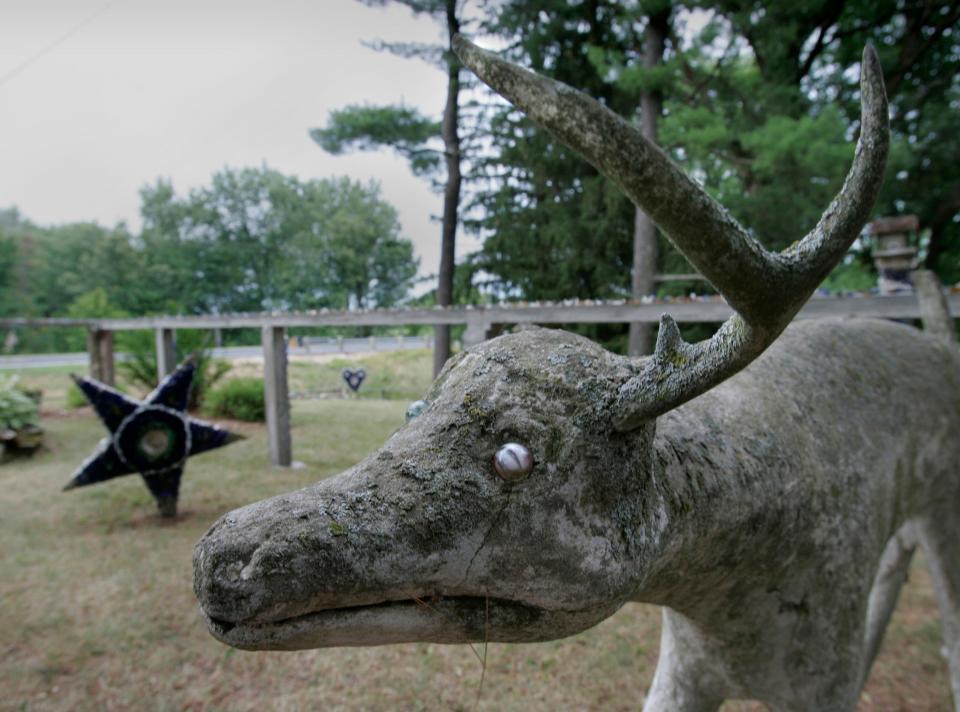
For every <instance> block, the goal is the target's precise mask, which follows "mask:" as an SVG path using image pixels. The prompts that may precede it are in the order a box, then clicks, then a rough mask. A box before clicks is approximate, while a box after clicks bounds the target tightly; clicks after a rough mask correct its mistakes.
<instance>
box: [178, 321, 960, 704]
mask: <svg viewBox="0 0 960 712" xmlns="http://www.w3.org/2000/svg"><path fill="white" fill-rule="evenodd" d="M642 365H643V361H642V360H631V359H626V358H623V357H619V356H616V355H614V354H611V353H609V352H606V351H604V350H603V349H601V348H600V347H599V346H597V345H596V344H593V343H592V342H590V341H587V340H585V339H583V338H580V337H577V336H574V335H572V334H568V333H565V332H562V331H550V330H543V329H527V330H524V331H522V332H520V333H517V334H512V335H507V336H503V337H500V338H497V339H494V340H492V341H488V342H485V343H483V344H481V345H479V346H477V347H474V348H471V349H468V350H467V351H466V352H465V353H463V354H462V355H460V356H458V357H456V358H455V359H453V360H452V361H451V363H450V364H448V366H447V367H446V368H445V369H444V371H443V373H442V374H441V376H440V378H439V379H438V381H437V382H436V384H435V385H434V388H433V390H432V391H431V393H430V394H429V395H428V396H427V398H426V401H427V403H428V405H427V407H426V409H424V410H423V412H422V413H421V414H420V415H419V416H418V417H416V418H415V419H414V420H412V421H410V422H409V423H408V424H407V425H405V426H404V427H402V428H401V429H400V430H399V431H397V433H396V434H394V435H393V436H392V437H391V438H390V439H389V440H388V441H387V443H386V444H385V445H384V447H383V448H382V449H380V450H379V451H378V452H376V453H374V454H373V455H371V456H370V457H368V458H367V459H366V460H364V461H363V462H361V463H359V464H358V465H357V466H355V467H354V468H352V469H351V470H348V471H347V472H345V473H343V474H342V475H339V476H338V477H336V478H333V479H330V480H326V481H324V482H320V483H318V484H316V485H313V486H311V487H308V488H305V489H303V490H300V491H298V492H293V493H290V494H287V495H283V496H281V497H277V498H273V499H270V500H266V501H264V502H260V503H257V504H253V505H250V506H248V507H244V508H242V509H239V510H236V511H234V512H231V513H229V514H227V515H225V516H224V517H222V518H221V519H220V521H218V522H217V523H216V524H215V525H214V526H213V527H212V528H211V529H210V531H209V532H208V533H207V534H206V535H205V536H204V537H203V539H202V540H201V541H200V542H199V543H198V544H197V548H196V552H195V557H194V574H195V578H194V581H195V584H194V585H195V589H196V593H197V596H198V598H199V600H200V603H201V608H202V610H203V613H204V616H205V618H206V620H207V623H208V625H209V627H210V630H211V632H212V633H213V634H214V635H215V636H216V637H218V638H219V639H221V640H223V641H224V642H227V643H229V644H231V645H235V646H238V647H242V648H254V649H261V648H268V649H286V648H306V647H318V646H331V645H372V644H380V643H394V642H401V641H411V640H429V641H438V642H465V641H480V640H484V639H487V640H491V641H496V640H509V641H537V640H548V639H552V638H557V637H562V636H565V635H570V634H573V633H576V632H578V631H581V630H583V629H585V628H587V627H589V626H591V625H593V624H595V623H597V622H598V621H600V620H602V619H603V618H605V617H607V616H608V615H610V614H611V613H612V612H614V611H615V610H616V609H617V608H619V607H620V606H621V605H622V604H623V603H624V602H626V601H630V600H639V601H649V602H652V603H658V604H661V605H663V606H665V607H666V608H665V618H666V621H665V623H666V625H665V626H664V640H663V645H662V651H663V652H662V655H661V662H660V665H659V667H658V671H657V675H656V680H655V682H654V686H653V689H652V690H651V695H650V699H649V701H648V704H647V709H648V710H699V709H714V708H715V707H716V705H717V704H718V703H719V701H720V700H722V699H723V698H725V697H747V698H756V699H761V700H763V701H765V702H767V703H768V704H770V705H771V706H772V707H773V708H774V709H783V710H794V709H795V710H811V709H817V710H851V709H853V708H854V703H855V700H856V698H857V695H858V693H859V690H860V687H861V684H862V680H863V677H864V675H865V672H866V670H867V668H868V663H869V659H868V658H869V657H870V656H872V654H873V650H872V649H871V647H872V646H874V643H875V641H876V640H877V639H878V635H880V634H882V624H883V623H885V621H886V617H885V616H884V615H883V614H884V610H882V609H883V607H884V606H885V605H887V604H885V603H884V601H888V600H889V598H890V595H889V594H891V593H892V594H893V600H895V593H896V589H897V588H898V586H899V581H898V580H897V579H896V576H891V575H888V574H889V571H890V570H894V571H895V569H896V567H895V566H893V565H890V564H889V563H888V564H887V565H886V568H884V569H883V570H881V560H882V559H883V558H884V551H885V549H886V548H887V544H888V542H890V541H891V539H892V538H893V537H894V536H895V535H896V534H897V533H898V532H899V531H900V530H901V528H902V527H903V526H904V525H907V524H910V525H911V526H915V527H916V528H917V531H918V532H920V537H921V541H927V540H934V541H935V543H936V546H937V547H938V548H937V551H939V552H940V553H939V556H940V559H939V561H941V563H942V565H941V569H942V571H941V574H939V576H940V578H941V579H942V580H943V586H942V588H943V589H944V590H945V596H944V597H945V600H946V607H947V610H945V616H946V618H947V621H948V622H949V621H951V620H952V621H953V625H954V628H956V622H957V607H956V605H955V604H956V592H957V591H958V590H960V587H958V583H960V581H958V576H960V531H958V524H957V522H956V516H955V513H956V512H957V511H960V477H958V473H957V471H956V463H957V462H960V438H957V437H956V433H957V431H958V428H960V355H958V354H956V353H955V352H954V351H953V350H952V349H950V348H949V347H947V346H946V345H945V344H943V343H942V342H940V341H938V340H936V339H933V338H930V337H927V336H925V335H924V334H922V333H921V332H918V331H916V330H914V329H911V328H909V327H905V326H901V325H897V324H892V323H887V322H872V321H859V320H849V321H817V322H801V323H798V324H796V325H794V326H792V327H790V328H789V329H788V330H787V331H786V332H785V334H784V335H783V337H782V338H781V339H780V340H779V341H778V342H777V343H776V344H775V345H774V346H773V347H772V348H771V349H770V350H769V351H768V352H767V353H765V354H764V355H762V356H761V357H760V358H759V359H758V360H757V361H756V362H754V363H753V364H752V365H751V366H749V367H748V368H747V369H746V370H745V371H743V372H741V373H740V374H739V375H737V376H735V377H734V378H732V379H731V380H729V381H727V382H726V383H724V384H722V385H721V386H719V387H718V388H716V389H714V390H713V391H711V392H710V393H708V394H706V395H704V396H702V397H701V398H699V399H697V400H695V401H692V402H690V403H688V404H687V405H685V406H683V407H681V408H679V409H677V410H676V411H674V412H672V413H670V414H668V415H666V416H664V417H663V418H661V419H660V420H659V422H658V423H657V424H656V426H655V425H654V424H653V423H652V422H651V423H649V424H647V425H645V426H643V427H641V428H638V429H636V430H633V431H630V432H627V433H618V432H616V431H614V430H613V429H612V427H611V425H612V424H611V415H610V404H611V403H612V402H613V401H614V399H615V398H616V397H617V393H618V391H619V388H620V386H621V385H622V383H623V382H625V381H626V380H627V379H629V378H630V377H632V376H633V375H634V374H635V373H636V371H637V370H638V369H639V368H640V367H642ZM921 423H922V424H923V427H917V424H921ZM506 442H516V443H521V444H523V445H524V446H525V447H527V448H528V449H529V450H530V451H531V453H532V454H533V458H534V468H533V471H532V472H531V474H530V475H529V476H528V477H527V478H525V479H523V480H522V481H519V482H516V483H509V482H506V481H504V480H503V479H502V478H500V477H499V476H498V475H497V474H496V472H495V470H494V467H493V462H492V459H493V456H494V453H495V452H496V451H497V449H498V448H499V447H500V446H501V445H503V444H504V443H506ZM948 512H949V513H951V514H949V515H948V514H947V513H948ZM927 531H932V532H934V533H933V534H925V533H924V532H927ZM887 558H888V559H889V558H890V556H889V555H888V557H887ZM893 558H896V557H893ZM875 579H877V580H878V581H879V580H882V581H883V582H884V584H883V586H885V587H886V588H885V589H884V593H885V595H877V596H874V599H875V601H874V603H873V610H870V606H871V600H872V599H871V589H872V588H873V581H874V580H875ZM891 581H893V582H894V583H893V585H891V583H890V582H891ZM951 596H952V598H951ZM951 601H952V603H951ZM951 605H952V606H953V608H952V609H951V608H950V606H951ZM878 620H879V621H880V624H877V623H874V624H873V626H874V627H873V629H871V628H870V627H869V624H868V622H869V621H878ZM878 627H880V628H881V630H878V629H877V628H878ZM948 633H949V625H948ZM948 640H950V641H951V642H950V645H951V646H953V647H952V648H951V650H952V651H953V660H952V664H953V666H954V673H953V674H954V676H956V672H957V662H958V660H960V655H958V654H957V653H958V652H960V651H958V650H957V636H956V635H955V634H949V636H948ZM871 641H873V642H871Z"/></svg>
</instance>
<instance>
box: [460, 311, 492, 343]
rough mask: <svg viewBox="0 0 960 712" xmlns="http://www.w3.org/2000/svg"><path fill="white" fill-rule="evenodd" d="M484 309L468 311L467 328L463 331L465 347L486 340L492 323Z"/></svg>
mask: <svg viewBox="0 0 960 712" xmlns="http://www.w3.org/2000/svg"><path fill="white" fill-rule="evenodd" d="M486 316H487V315H486V314H485V313H484V312H483V310H480V309H477V310H474V311H472V312H468V315H467V328H466V329H465V330H464V332H463V347H464V348H467V347H469V346H475V345H476V344H479V343H481V342H482V341H486V340H487V338H488V337H489V334H490V324H489V323H488V322H487V319H486Z"/></svg>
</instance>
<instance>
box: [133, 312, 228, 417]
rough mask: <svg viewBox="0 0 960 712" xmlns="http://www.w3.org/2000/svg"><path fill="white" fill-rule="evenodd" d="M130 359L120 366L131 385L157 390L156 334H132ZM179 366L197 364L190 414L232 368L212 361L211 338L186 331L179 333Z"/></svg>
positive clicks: (190, 330)
mask: <svg viewBox="0 0 960 712" xmlns="http://www.w3.org/2000/svg"><path fill="white" fill-rule="evenodd" d="M129 336H130V341H129V344H128V348H127V358H126V359H125V360H123V361H121V362H120V364H119V369H120V372H121V373H122V374H123V375H124V377H125V378H126V379H127V380H128V381H129V382H130V383H132V384H134V385H136V386H140V387H142V388H143V389H144V390H146V391H152V390H153V389H154V388H156V387H157V383H158V380H157V351H156V342H155V341H154V335H153V332H149V331H135V332H131V333H130V335H129ZM176 351H177V354H176V356H177V363H178V364H179V363H182V362H183V360H184V359H186V358H187V357H188V356H192V357H193V359H194V362H195V363H196V364H197V371H196V375H195V376H194V377H193V387H192V388H191V389H190V400H189V402H188V403H187V409H188V410H196V409H197V408H200V407H201V406H202V405H203V403H204V399H205V398H206V394H207V391H208V390H209V389H210V388H212V387H213V386H214V385H215V384H216V383H217V381H219V380H220V379H221V378H223V377H224V375H226V373H227V371H229V370H230V368H231V366H230V364H229V363H227V362H226V361H224V360H223V359H217V358H213V356H212V351H211V349H210V334H208V333H206V332H203V331H195V330H192V329H184V330H182V331H178V332H177V338H176Z"/></svg>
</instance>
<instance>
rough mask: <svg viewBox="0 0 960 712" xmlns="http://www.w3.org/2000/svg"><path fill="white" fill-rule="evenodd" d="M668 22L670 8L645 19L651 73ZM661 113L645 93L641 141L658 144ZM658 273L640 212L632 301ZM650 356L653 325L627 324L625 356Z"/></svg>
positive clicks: (651, 230)
mask: <svg viewBox="0 0 960 712" xmlns="http://www.w3.org/2000/svg"><path fill="white" fill-rule="evenodd" d="M669 22H670V8H669V6H668V7H667V8H666V9H665V10H660V11H658V12H655V13H653V14H651V15H650V16H649V17H648V18H647V29H646V32H645V33H644V37H643V66H644V68H645V69H654V68H656V67H657V66H658V65H659V64H660V63H661V62H662V61H663V44H664V39H665V38H666V36H667V31H668V29H669ZM662 109H663V94H662V93H661V92H660V91H659V90H654V91H644V92H643V93H642V94H641V95H640V121H641V127H640V130H641V132H642V133H643V136H644V138H646V139H647V140H648V141H650V142H652V143H656V142H657V120H658V119H659V118H660V112H661V111H662ZM656 273H657V226H656V224H655V223H654V222H653V220H651V219H650V217H649V216H648V215H647V214H646V213H645V212H643V211H642V210H641V209H640V208H637V209H636V213H635V214H634V223H633V272H632V275H631V276H632V279H631V284H630V295H631V296H632V297H633V298H634V299H639V298H640V297H643V296H646V295H648V294H653V292H654V291H655V289H656V283H655V281H654V280H655V277H656ZM652 352H653V324H642V323H638V322H634V323H631V324H630V332H629V337H628V341H627V353H628V354H630V355H631V356H642V355H643V354H649V353H652Z"/></svg>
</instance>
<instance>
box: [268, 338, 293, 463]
mask: <svg viewBox="0 0 960 712" xmlns="http://www.w3.org/2000/svg"><path fill="white" fill-rule="evenodd" d="M261 340H262V342H263V390H264V400H265V401H266V409H267V452H268V454H269V457H270V464H271V465H277V466H279V467H290V465H291V463H292V462H293V457H292V448H291V444H290V394H289V392H288V390H287V342H286V339H285V338H284V329H283V327H282V326H264V327H262V328H261Z"/></svg>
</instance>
